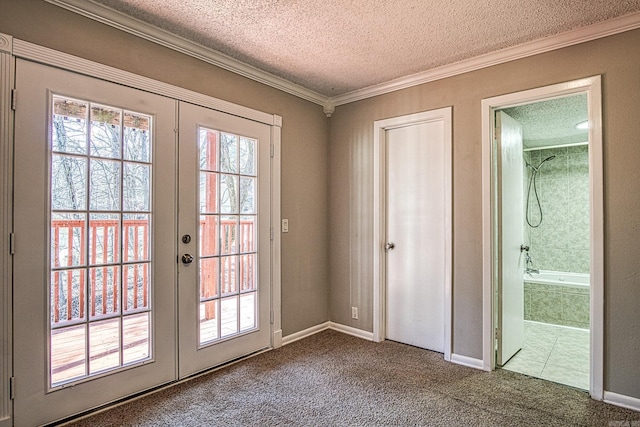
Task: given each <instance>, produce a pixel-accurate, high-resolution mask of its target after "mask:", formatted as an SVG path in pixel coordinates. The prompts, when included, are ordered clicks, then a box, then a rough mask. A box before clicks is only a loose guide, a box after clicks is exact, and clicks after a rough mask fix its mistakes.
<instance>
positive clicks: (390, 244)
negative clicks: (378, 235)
mask: <svg viewBox="0 0 640 427" xmlns="http://www.w3.org/2000/svg"><path fill="white" fill-rule="evenodd" d="M395 247H396V244H395V243H393V242H387V243H385V244H384V251H385V252H389V251H391V250H393V249H395Z"/></svg>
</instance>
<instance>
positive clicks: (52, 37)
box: [0, 0, 328, 336]
mask: <svg viewBox="0 0 640 427" xmlns="http://www.w3.org/2000/svg"><path fill="white" fill-rule="evenodd" d="M0 10H2V13H0V32H2V33H5V34H9V35H12V36H13V37H15V38H18V39H21V40H26V41H29V42H33V43H37V44H39V45H41V46H45V47H49V48H53V49H56V50H59V51H62V52H66V53H70V54H73V55H76V56H79V57H82V58H86V59H90V60H92V61H96V62H100V63H103V64H107V65H110V66H113V67H117V68H120V69H123V70H126V71H130V72H133V73H136V74H139V75H142V76H146V77H150V78H153V79H156V80H160V81H163V82H166V83H170V84H173V85H176V86H180V87H183V88H187V89H191V90H194V91H197V92H201V93H204V94H207V95H210V96H213V97H216V98H220V99H223V100H225V101H230V102H234V103H236V104H240V105H243V106H247V107H250V108H254V109H257V110H261V111H264V112H267V113H272V114H278V115H280V116H282V118H283V127H282V187H281V188H282V216H283V218H289V221H290V230H291V231H290V232H289V233H288V234H284V235H283V238H282V295H283V296H282V329H283V335H285V336H286V335H289V334H291V333H294V332H297V331H299V330H302V329H306V328H308V327H310V326H315V325H317V324H319V323H322V322H325V321H327V320H328V295H327V290H328V289H327V281H328V258H327V253H328V250H327V245H328V237H327V235H326V230H327V228H328V225H327V218H328V213H327V184H326V182H327V156H328V151H327V139H328V133H327V132H328V126H327V118H326V116H325V115H324V114H323V112H322V107H320V106H318V105H315V104H313V103H310V102H307V101H304V100H302V99H300V98H297V97H294V96H292V95H288V94H286V93H284V92H281V91H279V90H276V89H273V88H270V87H268V86H265V85H263V84H260V83H257V82H254V81H252V80H249V79H246V78H244V77H240V76H238V75H236V74H233V73H230V72H227V71H225V70H222V69H220V68H217V67H214V66H212V65H209V64H206V63H204V62H202V61H198V60H196V59H193V58H190V57H188V56H185V55H182V54H180V53H177V52H175V51H172V50H169V49H166V48H163V47H161V46H158V45H155V44H153V43H150V42H147V41H145V40H142V39H139V38H136V37H133V36H131V35H129V34H126V33H124V32H122V31H118V30H116V29H113V28H111V27H108V26H105V25H102V24H99V23H97V22H95V21H92V20H89V19H86V18H83V17H81V16H79V15H77V14H74V13H71V12H68V11H66V10H64V9H61V8H59V7H56V6H52V5H50V4H48V3H46V2H44V1H41V0H20V1H14V0H1V1H0ZM309 242H313V244H309Z"/></svg>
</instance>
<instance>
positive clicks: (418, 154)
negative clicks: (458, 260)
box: [386, 120, 447, 353]
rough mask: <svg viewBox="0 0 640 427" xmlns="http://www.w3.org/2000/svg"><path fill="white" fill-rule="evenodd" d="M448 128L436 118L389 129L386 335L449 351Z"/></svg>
mask: <svg viewBox="0 0 640 427" xmlns="http://www.w3.org/2000/svg"><path fill="white" fill-rule="evenodd" d="M444 138H445V131H444V121H441V120H440V121H432V122H426V123H419V124H415V125H410V126H405V127H399V128H395V129H389V130H387V131H386V159H387V189H386V194H387V214H386V219H387V225H386V226H387V242H389V244H393V245H394V248H392V249H389V250H388V251H387V260H386V262H387V263H386V272H387V277H386V283H387V298H386V301H387V307H386V320H387V324H386V337H387V338H388V339H390V340H394V341H399V342H403V343H406V344H410V345H415V346H418V347H422V348H426V349H429V350H433V351H437V352H441V353H442V352H444V342H445V319H444V316H445V280H446V268H445V251H446V236H445V230H446V218H445V215H446V214H445V212H446V211H447V210H446V209H445V200H446V199H445V188H446V185H445V183H446V179H445V170H446V168H445V162H446V156H445V147H446V144H445V140H444Z"/></svg>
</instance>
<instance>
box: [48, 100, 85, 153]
mask: <svg viewBox="0 0 640 427" xmlns="http://www.w3.org/2000/svg"><path fill="white" fill-rule="evenodd" d="M87 108H88V106H87V103H86V102H82V101H76V100H72V99H63V98H58V97H54V98H53V123H52V125H53V126H52V130H51V149H52V150H53V151H57V152H61V153H73V154H87Z"/></svg>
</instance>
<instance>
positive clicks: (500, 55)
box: [329, 12, 640, 106]
mask: <svg viewBox="0 0 640 427" xmlns="http://www.w3.org/2000/svg"><path fill="white" fill-rule="evenodd" d="M637 28H640V12H636V13H631V14H628V15H624V16H621V17H618V18H613V19H610V20H607V21H604V22H600V23H597V24H593V25H589V26H587V27H582V28H578V29H575V30H571V31H567V32H564V33H560V34H557V35H554V36H550V37H546V38H543V39H539V40H534V41H531V42H527V43H523V44H520V45H517V46H513V47H509V48H506V49H502V50H498V51H496V52H492V53H487V54H485V55H480V56H476V57H474V58H470V59H467V60H464V61H460V62H456V63H454V64H449V65H444V66H442V67H438V68H434V69H431V70H428V71H424V72H420V73H416V74H412V75H409V76H405V77H401V78H399V79H395V80H391V81H389V82H386V83H382V84H379V85H374V86H369V87H367V88H363V89H358V90H354V91H352V92H348V93H345V94H343V95H338V96H334V97H332V98H330V99H329V102H330V103H331V104H333V105H335V106H338V105H343V104H348V103H350V102H355V101H360V100H363V99H366V98H372V97H374V96H378V95H383V94H385V93H390V92H395V91H397V90H401V89H406V88H409V87H412V86H417V85H421V84H423V83H429V82H433V81H436V80H441V79H444V78H447V77H452V76H457V75H459V74H464V73H468V72H470V71H476V70H480V69H482V68H487V67H491V66H493V65H498V64H503V63H505V62H510V61H514V60H516V59H521V58H527V57H529V56H533V55H538V54H541V53H545V52H550V51H552V50H556V49H562V48H563V47H568V46H573V45H576V44H580V43H584V42H588V41H591V40H596V39H599V38H602V37H607V36H612V35H614V34H619V33H623V32H625V31H630V30H635V29H637Z"/></svg>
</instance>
